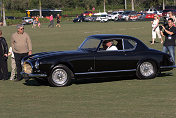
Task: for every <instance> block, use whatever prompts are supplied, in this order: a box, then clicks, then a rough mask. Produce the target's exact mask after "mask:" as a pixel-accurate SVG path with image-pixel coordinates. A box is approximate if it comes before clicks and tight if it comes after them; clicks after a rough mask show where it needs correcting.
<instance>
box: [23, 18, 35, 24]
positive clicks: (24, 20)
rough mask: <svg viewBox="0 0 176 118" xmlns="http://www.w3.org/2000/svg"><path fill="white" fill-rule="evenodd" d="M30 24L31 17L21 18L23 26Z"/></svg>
mask: <svg viewBox="0 0 176 118" xmlns="http://www.w3.org/2000/svg"><path fill="white" fill-rule="evenodd" d="M32 23H33V19H32V18H31V17H23V18H22V24H23V25H28V24H32Z"/></svg>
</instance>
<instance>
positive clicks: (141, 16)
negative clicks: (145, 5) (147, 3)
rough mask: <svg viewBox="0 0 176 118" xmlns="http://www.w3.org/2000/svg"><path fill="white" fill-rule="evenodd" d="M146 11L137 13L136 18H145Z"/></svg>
mask: <svg viewBox="0 0 176 118" xmlns="http://www.w3.org/2000/svg"><path fill="white" fill-rule="evenodd" d="M145 17H146V13H138V20H145Z"/></svg>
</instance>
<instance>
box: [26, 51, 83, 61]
mask: <svg viewBox="0 0 176 118" xmlns="http://www.w3.org/2000/svg"><path fill="white" fill-rule="evenodd" d="M83 52H84V53H85V51H82V50H72V51H54V52H41V53H36V54H33V55H30V56H28V57H26V58H27V59H30V60H31V59H32V60H36V59H43V58H48V57H51V56H52V57H53V56H68V55H79V54H81V53H83ZM25 60H26V59H25Z"/></svg>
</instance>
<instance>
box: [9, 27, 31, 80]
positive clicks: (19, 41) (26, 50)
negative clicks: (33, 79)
mask: <svg viewBox="0 0 176 118" xmlns="http://www.w3.org/2000/svg"><path fill="white" fill-rule="evenodd" d="M11 47H12V51H13V52H14V56H15V62H16V68H17V79H16V80H15V81H20V80H22V77H21V75H20V72H21V71H22V66H21V60H22V58H24V57H25V56H28V55H31V54H32V43H31V39H30V37H29V35H28V34H27V33H26V32H24V26H23V25H21V24H19V25H17V32H15V33H14V34H12V37H11Z"/></svg>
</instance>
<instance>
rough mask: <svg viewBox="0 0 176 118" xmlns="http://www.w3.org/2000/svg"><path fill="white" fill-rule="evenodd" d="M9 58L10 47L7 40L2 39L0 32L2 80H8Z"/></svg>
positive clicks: (0, 78) (0, 74)
mask: <svg viewBox="0 0 176 118" xmlns="http://www.w3.org/2000/svg"><path fill="white" fill-rule="evenodd" d="M7 57H8V46H7V43H6V40H5V38H4V37H2V31H1V30H0V80H7V79H8V69H7Z"/></svg>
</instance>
